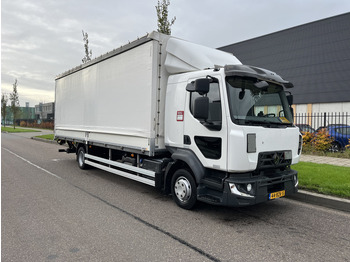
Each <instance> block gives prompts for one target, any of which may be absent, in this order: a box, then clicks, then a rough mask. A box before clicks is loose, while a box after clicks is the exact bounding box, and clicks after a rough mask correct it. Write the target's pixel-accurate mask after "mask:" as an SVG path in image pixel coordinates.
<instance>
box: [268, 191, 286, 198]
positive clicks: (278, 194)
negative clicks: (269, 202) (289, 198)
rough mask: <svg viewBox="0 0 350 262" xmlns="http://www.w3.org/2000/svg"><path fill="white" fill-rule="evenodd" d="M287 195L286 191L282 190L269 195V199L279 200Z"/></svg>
mask: <svg viewBox="0 0 350 262" xmlns="http://www.w3.org/2000/svg"><path fill="white" fill-rule="evenodd" d="M285 195H286V190H282V191H278V192H274V193H271V194H270V195H269V199H275V198H279V197H284V196H285Z"/></svg>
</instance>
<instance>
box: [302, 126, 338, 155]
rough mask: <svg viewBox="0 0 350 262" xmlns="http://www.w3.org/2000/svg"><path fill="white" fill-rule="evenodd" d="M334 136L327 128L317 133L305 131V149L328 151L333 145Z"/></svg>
mask: <svg viewBox="0 0 350 262" xmlns="http://www.w3.org/2000/svg"><path fill="white" fill-rule="evenodd" d="M332 141H333V140H332V138H331V137H330V135H329V134H328V131H327V130H326V129H321V130H320V131H318V132H317V133H310V132H305V133H303V150H305V151H323V152H324V151H328V150H329V149H330V148H331V146H332Z"/></svg>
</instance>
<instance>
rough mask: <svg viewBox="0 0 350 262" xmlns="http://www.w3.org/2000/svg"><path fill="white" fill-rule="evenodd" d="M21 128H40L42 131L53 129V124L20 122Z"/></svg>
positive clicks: (51, 122)
mask: <svg viewBox="0 0 350 262" xmlns="http://www.w3.org/2000/svg"><path fill="white" fill-rule="evenodd" d="M20 126H21V127H31V128H42V129H52V130H53V129H54V122H53V121H50V122H41V123H40V124H38V123H37V122H36V121H35V122H29V121H23V120H22V121H21V122H20Z"/></svg>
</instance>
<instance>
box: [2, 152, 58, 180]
mask: <svg viewBox="0 0 350 262" xmlns="http://www.w3.org/2000/svg"><path fill="white" fill-rule="evenodd" d="M3 149H4V150H6V151H7V152H9V153H10V154H12V155H14V156H15V157H18V158H19V159H22V160H23V161H24V162H26V163H28V164H30V165H32V166H34V167H36V168H37V169H40V170H42V171H44V172H46V173H48V174H49V175H51V176H54V177H56V178H58V179H62V178H61V177H59V176H58V175H55V174H54V173H52V172H50V171H48V170H46V169H45V168H42V167H40V166H38V165H36V164H34V163H32V162H30V161H29V160H27V159H25V158H23V157H21V156H19V155H17V154H16V153H14V152H12V151H11V150H9V149H7V148H4V147H3Z"/></svg>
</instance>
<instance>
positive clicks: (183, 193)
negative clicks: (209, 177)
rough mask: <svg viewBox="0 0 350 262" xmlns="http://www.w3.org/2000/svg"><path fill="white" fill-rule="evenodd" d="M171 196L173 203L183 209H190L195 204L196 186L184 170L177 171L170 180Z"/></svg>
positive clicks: (189, 174) (188, 173) (190, 175)
mask: <svg viewBox="0 0 350 262" xmlns="http://www.w3.org/2000/svg"><path fill="white" fill-rule="evenodd" d="M171 194H172V197H173V199H174V201H175V203H176V204H177V205H178V206H179V207H181V208H184V209H192V208H193V207H194V206H195V204H196V202H197V185H196V182H195V180H194V178H193V176H192V174H191V173H190V172H189V171H188V170H186V169H179V170H177V171H176V172H175V173H174V175H173V177H172V179H171Z"/></svg>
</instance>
